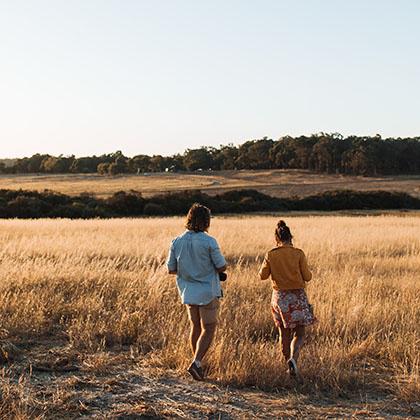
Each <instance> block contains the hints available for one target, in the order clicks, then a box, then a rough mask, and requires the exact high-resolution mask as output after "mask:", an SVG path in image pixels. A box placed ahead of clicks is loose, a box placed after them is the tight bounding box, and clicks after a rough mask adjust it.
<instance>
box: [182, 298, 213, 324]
mask: <svg viewBox="0 0 420 420" xmlns="http://www.w3.org/2000/svg"><path fill="white" fill-rule="evenodd" d="M219 307H220V303H219V299H218V298H215V299H213V300H212V301H211V302H210V303H208V304H207V305H187V312H188V318H189V319H190V321H191V322H193V323H194V324H195V323H198V322H201V323H202V324H216V323H217V314H218V312H219Z"/></svg>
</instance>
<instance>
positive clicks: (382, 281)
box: [0, 216, 420, 418]
mask: <svg viewBox="0 0 420 420" xmlns="http://www.w3.org/2000/svg"><path fill="white" fill-rule="evenodd" d="M276 220H277V219H276V218H274V217H272V216H253V217H229V218H221V217H220V218H219V217H218V218H215V219H213V221H212V226H211V232H210V233H211V234H213V235H214V236H215V237H216V238H217V239H218V241H219V243H220V245H221V248H222V250H223V252H224V254H225V255H226V257H227V259H228V261H229V270H228V273H229V280H228V282H226V284H225V285H224V290H225V298H224V299H223V303H222V309H221V315H220V327H219V330H218V333H217V338H216V341H215V344H214V346H213V347H212V349H211V350H210V353H209V357H208V359H207V363H208V364H209V366H210V372H209V375H210V378H211V379H213V380H217V381H218V383H221V384H229V385H235V386H257V387H259V388H261V389H267V390H269V389H271V390H273V389H277V388H282V387H286V388H289V389H291V388H293V386H294V385H293V384H291V383H290V382H289V380H288V378H287V375H286V373H285V368H284V366H283V365H282V361H281V357H280V351H279V346H278V344H277V342H276V332H275V329H274V328H273V323H272V320H271V316H270V307H269V304H270V295H271V287H270V283H269V282H268V281H267V282H262V281H260V280H258V278H257V271H258V268H259V264H260V261H261V258H262V256H263V254H264V253H265V252H266V251H267V250H268V249H269V248H270V247H271V246H272V239H273V227H274V226H275V223H276ZM287 221H288V224H289V225H290V226H291V229H292V231H293V232H294V234H295V244H296V246H298V247H301V248H303V249H304V250H305V251H306V253H307V255H308V259H309V262H310V265H311V267H312V269H313V272H314V279H313V282H311V283H310V284H309V287H308V295H309V298H310V300H311V302H312V303H313V304H314V307H315V313H316V316H317V318H318V320H319V323H318V324H317V325H316V326H314V327H312V329H311V331H310V335H309V339H308V343H307V345H306V346H305V348H304V350H303V351H302V356H301V372H302V375H303V377H304V378H305V382H304V384H303V385H302V386H301V391H302V392H308V393H318V394H319V395H326V394H328V395H329V396H331V395H336V396H339V395H354V394H358V395H365V394H372V393H373V394H375V393H377V394H378V395H393V396H395V397H397V398H398V399H399V400H400V401H407V402H414V401H416V400H418V397H419V393H420V382H419V364H420V356H419V346H420V332H419V325H420V305H419V295H420V282H419V280H420V277H419V276H420V275H419V273H420V218H418V217H415V216H407V217H398V216H377V217H343V216H330V217H289V218H288V219H287ZM182 225H183V220H182V219H181V218H164V219H137V220H134V219H115V220H94V221H68V220H39V221H22V220H6V221H5V220H3V221H0V278H1V281H0V329H1V330H2V333H1V334H2V335H1V337H0V339H1V338H3V339H6V338H7V340H9V341H13V342H15V344H16V345H18V344H19V340H23V339H25V340H29V339H32V340H34V339H35V340H58V341H59V340H62V341H63V342H64V343H67V344H68V345H69V348H71V349H73V350H72V351H80V352H86V353H87V354H91V355H92V356H89V357H88V358H87V359H86V360H85V362H84V365H85V367H86V369H88V370H89V369H90V370H92V369H95V366H96V368H97V369H99V371H101V372H103V371H106V370H107V369H108V367H107V360H106V359H107V356H106V354H107V353H106V352H107V351H108V349H109V348H111V347H113V348H114V350H115V349H118V348H124V347H121V346H126V345H129V346H131V351H132V352H136V354H138V355H139V357H140V360H141V365H142V366H146V367H154V368H156V369H159V368H170V369H175V370H178V371H179V372H180V374H181V371H182V370H183V369H184V368H185V366H186V365H187V363H188V361H189V359H190V355H189V349H188V343H187V329H188V325H187V317H186V314H185V311H184V308H183V307H182V305H181V304H180V302H179V298H178V294H177V291H176V287H175V279H174V277H172V276H169V275H167V274H166V268H165V265H164V262H165V258H166V255H167V249H168V245H169V242H170V239H171V238H173V237H174V236H176V235H177V234H179V233H180V232H181V231H182V229H183V227H182ZM0 343H1V340H0ZM5 375H6V373H3V376H4V377H3V380H2V386H3V391H2V392H3V397H2V398H3V400H2V404H9V403H10V404H12V403H13V401H14V404H16V407H17V408H16V411H15V412H16V413H26V412H25V411H24V410H23V408H22V409H21V410H20V409H19V407H20V406H19V402H18V401H20V400H19V398H20V397H19V395H21V396H22V395H23V393H24V392H23V390H22V389H23V387H24V385H25V384H24V383H23V382H21V383H20V384H15V385H13V386H14V388H12V384H11V383H9V382H7V380H6V378H5ZM6 376H7V375H6ZM5 390H9V391H8V393H7V392H6V393H5ZM57 392H58V391H57ZM4 395H6V397H7V398H6V399H5V397H4ZM25 395H26V394H25ZM22 398H23V397H22ZM26 398H27V396H26ZM54 398H56V399H57V398H58V400H60V398H64V397H63V396H61V397H60V398H59V396H57V395H55V397H54ZM58 400H57V401H58ZM60 401H61V400H60ZM20 404H22V403H20ZM0 408H1V407H0ZM26 409H27V408H25V410H26ZM19 410H20V411H19ZM22 416H23V417H24V415H23V414H22ZM23 417H22V418H23Z"/></svg>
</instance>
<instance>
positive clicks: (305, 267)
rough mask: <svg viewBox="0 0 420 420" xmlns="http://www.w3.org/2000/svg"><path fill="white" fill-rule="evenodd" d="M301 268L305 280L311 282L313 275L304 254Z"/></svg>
mask: <svg viewBox="0 0 420 420" xmlns="http://www.w3.org/2000/svg"><path fill="white" fill-rule="evenodd" d="M299 266H300V272H301V274H302V277H303V280H304V281H310V280H311V278H312V273H311V270H309V267H308V261H307V260H306V256H305V254H304V253H303V252H302V255H301V256H300V259H299Z"/></svg>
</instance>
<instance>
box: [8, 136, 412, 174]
mask: <svg viewBox="0 0 420 420" xmlns="http://www.w3.org/2000/svg"><path fill="white" fill-rule="evenodd" d="M231 169H306V170H311V171H315V172H324V173H341V174H348V175H365V176H374V175H393V174H419V173H420V137H412V138H387V139H382V138H381V137H380V136H379V135H377V136H374V137H359V136H349V137H343V136H342V135H340V134H337V133H334V134H325V133H319V134H314V135H311V136H300V137H290V136H286V137H282V138H280V139H279V140H272V139H269V138H267V137H264V138H262V139H258V140H251V141H247V142H245V143H243V144H241V145H239V146H235V145H233V144H228V145H221V146H220V147H219V148H215V147H201V148H198V149H187V150H186V151H185V152H184V153H183V154H182V155H181V154H176V155H173V156H161V155H154V156H148V155H136V156H133V157H127V156H124V154H123V153H122V152H121V151H117V152H115V153H110V154H106V155H101V156H90V157H80V158H76V157H75V156H51V155H48V154H45V155H43V154H35V155H33V156H31V157H26V158H22V159H17V160H16V161H14V163H13V164H11V165H10V164H9V165H6V164H5V163H2V162H1V161H0V173H12V174H24V173H55V174H64V173H99V174H101V175H116V174H125V173H128V174H135V173H145V172H163V171H171V172H174V171H197V170H231Z"/></svg>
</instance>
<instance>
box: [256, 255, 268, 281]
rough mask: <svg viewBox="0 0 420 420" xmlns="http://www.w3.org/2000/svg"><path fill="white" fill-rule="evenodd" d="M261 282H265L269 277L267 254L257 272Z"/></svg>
mask: <svg viewBox="0 0 420 420" xmlns="http://www.w3.org/2000/svg"><path fill="white" fill-rule="evenodd" d="M258 274H259V276H260V279H261V280H267V279H268V278H269V277H270V274H271V269H270V261H269V260H268V254H266V255H265V257H264V261H263V263H262V265H261V268H260V271H259V272H258Z"/></svg>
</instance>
